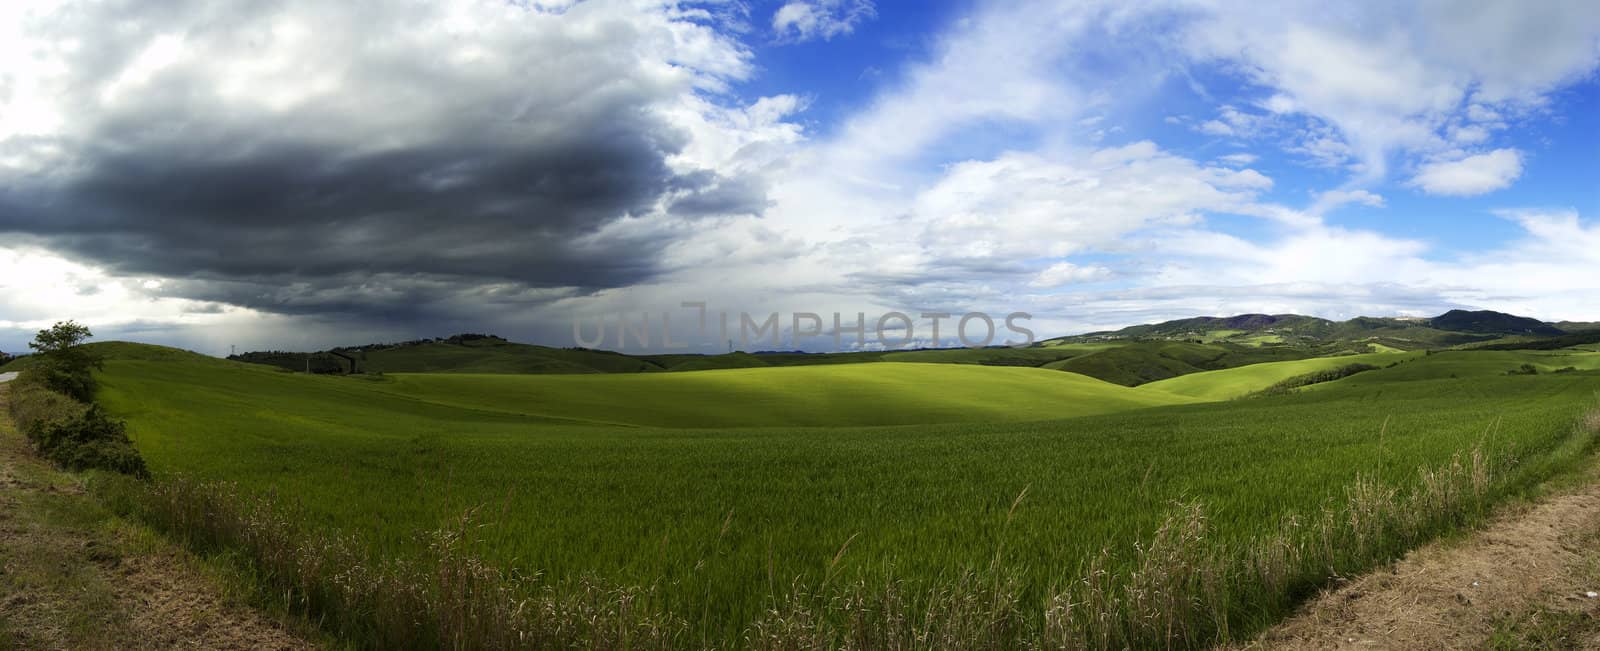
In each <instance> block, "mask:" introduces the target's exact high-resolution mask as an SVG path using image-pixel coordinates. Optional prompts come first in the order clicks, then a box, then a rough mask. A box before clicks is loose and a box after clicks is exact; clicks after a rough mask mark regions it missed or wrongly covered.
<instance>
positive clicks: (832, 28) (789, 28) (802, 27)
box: [772, 0, 877, 43]
mask: <svg viewBox="0 0 1600 651" xmlns="http://www.w3.org/2000/svg"><path fill="white" fill-rule="evenodd" d="M876 16H877V10H876V9H875V8H874V7H873V5H872V0H790V2H787V3H785V4H784V5H783V6H782V7H779V8H778V11H777V12H775V13H773V14H772V32H773V33H774V34H776V35H777V36H778V38H779V39H782V40H786V41H791V42H797V43H798V42H803V41H811V40H816V39H822V40H824V41H827V40H832V39H833V37H835V36H843V35H846V34H849V33H850V32H853V31H855V29H856V25H858V24H860V23H861V22H862V21H865V20H871V19H872V18H874V17H876Z"/></svg>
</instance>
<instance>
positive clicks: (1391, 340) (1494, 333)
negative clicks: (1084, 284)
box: [230, 310, 1600, 386]
mask: <svg viewBox="0 0 1600 651" xmlns="http://www.w3.org/2000/svg"><path fill="white" fill-rule="evenodd" d="M1578 325H1587V324H1578ZM1572 330H1574V331H1578V332H1591V333H1600V329H1579V328H1576V327H1574V328H1572ZM1594 341H1595V339H1594V338H1593V337H1581V336H1573V335H1567V334H1566V330H1564V329H1563V328H1559V327H1556V326H1554V325H1552V324H1548V323H1545V322H1543V321H1539V320H1537V319H1531V318H1527V317H1521V316H1516V315H1512V314H1505V313H1501V312H1492V311H1466V310H1452V311H1450V312H1446V313H1444V314H1441V315H1439V316H1436V317H1433V318H1414V317H1357V318H1354V319H1350V320H1347V321H1331V320H1328V319H1322V318H1318V317H1312V316H1304V315H1299V314H1240V315H1236V316H1227V317H1213V316H1203V317H1194V318H1188V319H1177V320H1174V321H1165V322H1162V323H1152V324H1143V325H1136V326H1130V327H1127V328H1123V329H1121V330H1113V331H1104V332H1092V333H1088V334H1083V335H1074V336H1070V337H1058V338H1055V339H1049V340H1045V341H1041V342H1039V343H1037V344H1035V345H1034V346H1031V347H1026V348H1007V347H993V348H978V349H968V348H950V349H924V350H895V351H862V352H851V353H805V352H800V351H763V352H756V353H746V352H732V353H727V354H720V355H701V354H685V353H679V354H658V355H631V354H624V353H619V352H612V351H605V350H590V349H585V348H553V347H549V346H538V345H533V344H523V343H517V342H513V341H508V340H506V339H504V338H501V337H498V336H494V335H489V334H459V335H455V336H451V337H444V338H436V339H419V340H415V341H406V342H398V343H387V344H370V345H364V346H350V347H344V348H334V349H330V350H325V351H317V352H309V353H303V352H281V351H264V352H250V353H244V354H242V355H236V356H234V357H232V358H230V359H234V360H237V361H241V362H251V363H256V364H266V365H270V366H276V367H279V368H282V369H285V370H290V371H301V372H304V371H307V370H309V371H310V372H312V373H351V372H359V373H511V374H593V373H660V372H672V371H703V370H717V369H744V368H760V367H783V366H813V365H822V364H854V363H864V362H924V363H940V364H977V365H985V366H1026V367H1038V368H1045V369H1052V370H1059V371H1067V372H1072V373H1078V374H1081V375H1088V376H1090V377H1094V378H1098V379H1101V380H1105V381H1107V382H1112V383H1114V384H1121V385H1124V386H1136V385H1140V384H1145V383H1149V382H1154V381H1158V380H1165V379H1168V378H1174V377H1178V376H1182V375H1188V374H1191V373H1197V372H1201V371H1214V370H1220V369H1228V368H1237V367H1240V366H1246V365H1251V364H1257V363H1261V362H1282V361H1289V360H1300V359H1308V358H1314V357H1330V356H1335V355H1348V354H1360V353H1369V352H1394V351H1405V350H1437V349H1445V348H1464V347H1473V348H1479V347H1487V346H1493V347H1496V348H1500V349H1515V348H1529V349H1540V348H1544V349H1551V348H1563V347H1566V346H1571V345H1577V344H1588V343H1593V342H1594Z"/></svg>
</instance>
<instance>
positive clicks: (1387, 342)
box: [1043, 310, 1592, 350]
mask: <svg viewBox="0 0 1600 651" xmlns="http://www.w3.org/2000/svg"><path fill="white" fill-rule="evenodd" d="M1577 325H1592V324H1577ZM1565 332H1566V330H1564V329H1562V328H1560V327H1557V326H1555V325H1551V324H1548V323H1545V322H1543V321H1540V320H1538V319H1531V318H1528V317H1521V316H1516V315H1512V314H1505V313H1502V312H1493V311H1488V310H1480V311H1467V310H1451V311H1449V312H1446V313H1444V314H1441V315H1439V316H1436V317H1433V318H1412V317H1356V318H1353V319H1350V320H1348V321H1330V320H1327V319H1321V318H1317V317H1310V316H1302V315H1298V314H1241V315H1238V316H1230V317H1210V316H1205V317H1194V318H1188V319H1178V320H1174V321H1165V322H1162V323H1154V324H1146V325H1136V326H1130V327H1127V328H1123V329H1121V330H1109V331H1103V332H1091V333H1088V334H1083V335H1074V336H1070V337H1060V338H1056V339H1051V340H1048V341H1046V342H1043V343H1044V344H1045V345H1051V344H1053V343H1073V342H1092V341H1101V342H1105V341H1126V340H1164V341H1175V340H1179V341H1189V342H1196V343H1224V342H1226V343H1238V344H1244V345H1251V346H1274V345H1286V346H1318V345H1332V344H1338V343H1367V344H1377V345H1381V346H1386V347H1390V348H1398V349H1402V350H1420V349H1425V348H1448V347H1452V346H1460V345H1467V344H1476V343H1485V342H1491V341H1494V340H1498V339H1501V338H1504V337H1508V336H1535V337H1553V336H1559V335H1562V334H1565Z"/></svg>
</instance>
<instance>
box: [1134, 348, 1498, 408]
mask: <svg viewBox="0 0 1600 651" xmlns="http://www.w3.org/2000/svg"><path fill="white" fill-rule="evenodd" d="M1421 356H1422V353H1401V352H1394V353H1387V352H1385V353H1367V354H1365V355H1340V356H1337V357H1314V358H1311V359H1297V360H1292V361H1287V362H1265V363H1261V364H1251V365H1249V366H1240V367H1238V368H1229V369H1222V370H1218V371H1211V372H1209V373H1198V374H1191V375H1180V376H1178V377H1175V378H1170V379H1166V380H1158V381H1155V382H1151V383H1149V384H1142V385H1140V386H1139V387H1138V388H1139V389H1142V390H1146V391H1155V392H1158V393H1160V394H1165V395H1180V396H1189V397H1192V398H1198V399H1200V400H1229V399H1232V398H1238V397H1240V396H1244V395H1247V394H1249V393H1251V392H1254V391H1260V390H1262V389H1265V388H1267V387H1269V386H1272V385H1273V383H1276V382H1280V381H1282V380H1287V379H1289V378H1292V377H1295V376H1297V375H1305V374H1307V373H1312V372H1315V371H1325V370H1328V369H1333V368H1338V367H1340V366H1345V365H1348V364H1371V365H1373V366H1388V365H1390V364H1393V363H1396V362H1408V361H1411V360H1414V359H1417V358H1419V357H1421ZM1512 368H1515V365H1513V366H1512ZM1428 372H1436V369H1430V370H1429V371H1428Z"/></svg>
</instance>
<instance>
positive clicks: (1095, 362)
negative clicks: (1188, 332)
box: [1043, 341, 1315, 386]
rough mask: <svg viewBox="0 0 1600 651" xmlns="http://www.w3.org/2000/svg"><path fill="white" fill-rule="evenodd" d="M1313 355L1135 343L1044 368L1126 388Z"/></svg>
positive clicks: (1294, 350)
mask: <svg viewBox="0 0 1600 651" xmlns="http://www.w3.org/2000/svg"><path fill="white" fill-rule="evenodd" d="M1047 350H1053V348H1052V349H1047ZM1313 354H1315V351H1313V350H1312V349H1309V348H1288V347H1276V346H1246V345H1239V344H1198V343H1192V342H1180V341H1154V342H1133V343H1128V344H1124V345H1121V346H1115V347H1111V348H1106V349H1104V350H1099V351H1095V352H1090V353H1087V354H1084V355H1080V356H1077V357H1073V358H1071V359H1066V360H1062V361H1059V362H1052V363H1049V364H1045V365H1044V367H1043V368H1047V369H1053V370H1060V371H1069V372H1072V373H1079V374H1083V375H1087V376H1090V377H1094V378H1099V379H1102V380H1105V381H1107V382H1111V383H1114V384H1120V385H1123V386H1137V385H1141V384H1145V383H1147V382H1154V381H1157V380H1164V379H1167V378H1172V377H1178V376H1182V375H1188V374H1190V373H1198V372H1201V371H1207V370H1216V369H1224V368H1233V367H1237V366H1244V365H1247V364H1260V363H1263V362H1272V361H1280V360H1289V359H1299V358H1303V357H1310V356H1312V355H1313Z"/></svg>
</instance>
